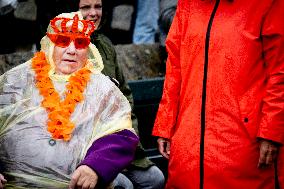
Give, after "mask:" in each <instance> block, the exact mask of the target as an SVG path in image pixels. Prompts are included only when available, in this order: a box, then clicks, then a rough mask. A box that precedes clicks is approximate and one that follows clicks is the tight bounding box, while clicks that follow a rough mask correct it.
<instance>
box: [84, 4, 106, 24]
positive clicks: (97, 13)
mask: <svg viewBox="0 0 284 189" xmlns="http://www.w3.org/2000/svg"><path fill="white" fill-rule="evenodd" d="M79 9H80V11H81V13H82V15H83V18H84V19H86V20H92V21H94V22H95V25H96V27H98V26H99V25H100V22H101V19H102V1H101V0H80V3H79Z"/></svg>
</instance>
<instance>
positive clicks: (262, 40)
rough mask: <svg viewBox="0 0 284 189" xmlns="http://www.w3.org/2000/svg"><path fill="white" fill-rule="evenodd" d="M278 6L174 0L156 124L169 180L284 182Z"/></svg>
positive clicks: (265, 186)
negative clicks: (167, 159) (163, 82)
mask: <svg viewBox="0 0 284 189" xmlns="http://www.w3.org/2000/svg"><path fill="white" fill-rule="evenodd" d="M283 10H284V1H283V0H262V1H258V0H251V1H246V0H214V1H211V0H210V1H209V0H204V1H200V0H192V1H188V0H179V1H178V6H177V12H176V15H175V18H174V20H173V23H172V26H171V29H170V31H169V34H168V38H167V41H166V47H167V51H168V60H167V72H166V79H165V84H164V91H163V97H162V100H161V103H160V106H159V110H158V113H157V118H156V121H155V125H154V129H153V135H155V136H159V137H160V138H159V139H158V145H159V150H160V152H161V154H162V155H163V156H165V157H166V158H169V169H168V173H169V174H168V176H169V177H168V181H167V185H166V188H169V189H170V188H171V189H172V188H184V189H207V188H210V189H227V188H230V189H239V188H250V189H260V188H262V189H274V188H275V187H277V185H278V184H280V188H284V185H283V184H284V179H283V172H284V167H283V161H284V160H283V153H284V152H283V147H282V146H283V144H284V53H283V52H284V22H283V20H284V11H283ZM277 153H279V154H278V158H277ZM278 187H279V186H278Z"/></svg>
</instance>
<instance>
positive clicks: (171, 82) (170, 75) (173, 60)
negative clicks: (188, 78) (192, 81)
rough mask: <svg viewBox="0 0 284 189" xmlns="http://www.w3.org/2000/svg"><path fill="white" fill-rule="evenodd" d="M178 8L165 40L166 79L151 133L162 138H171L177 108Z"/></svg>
mask: <svg viewBox="0 0 284 189" xmlns="http://www.w3.org/2000/svg"><path fill="white" fill-rule="evenodd" d="M179 2H181V1H179ZM180 8H181V3H179V4H178V6H177V12H176V15H175V17H174V20H173V23H172V25H171V28H170V31H169V34H168V37H167V40H166V48H167V52H168V59H167V63H166V77H165V83H164V89H163V96H162V99H161V102H160V105H159V109H158V113H157V117H156V120H155V124H154V129H153V132H152V134H153V135H155V136H159V137H163V138H170V137H171V136H172V134H173V130H174V126H175V124H176V119H177V113H178V106H179V98H180V86H181V73H180V45H181V27H182V26H181V25H182V19H181V13H182V12H181V9H180Z"/></svg>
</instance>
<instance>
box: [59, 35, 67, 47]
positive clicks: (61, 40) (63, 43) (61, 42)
mask: <svg viewBox="0 0 284 189" xmlns="http://www.w3.org/2000/svg"><path fill="white" fill-rule="evenodd" d="M70 42H71V39H70V37H69V36H64V35H58V36H57V38H56V41H55V45H57V46H60V47H67V46H68V45H69V44H70Z"/></svg>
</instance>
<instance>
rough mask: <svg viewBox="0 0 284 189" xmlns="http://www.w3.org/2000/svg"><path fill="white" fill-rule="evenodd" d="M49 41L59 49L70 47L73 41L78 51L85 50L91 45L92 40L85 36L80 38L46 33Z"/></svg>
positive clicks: (72, 35)
mask: <svg viewBox="0 0 284 189" xmlns="http://www.w3.org/2000/svg"><path fill="white" fill-rule="evenodd" d="M46 35H47V36H48V37H49V39H50V40H51V41H52V42H53V43H54V44H55V45H56V46H59V47H63V48H64V47H68V46H69V45H70V43H71V41H73V42H74V45H75V48H76V49H85V48H87V47H88V46H89V44H90V38H89V37H85V36H78V35H74V34H69V35H68V34H51V33H46Z"/></svg>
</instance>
